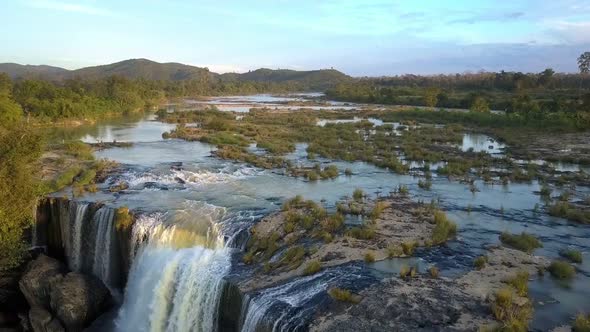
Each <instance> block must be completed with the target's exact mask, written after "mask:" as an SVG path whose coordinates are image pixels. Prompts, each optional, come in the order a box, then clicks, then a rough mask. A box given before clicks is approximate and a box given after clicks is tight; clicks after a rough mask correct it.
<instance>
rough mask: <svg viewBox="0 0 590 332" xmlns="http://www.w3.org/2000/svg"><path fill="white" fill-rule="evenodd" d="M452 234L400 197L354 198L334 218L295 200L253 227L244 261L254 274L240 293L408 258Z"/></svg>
mask: <svg viewBox="0 0 590 332" xmlns="http://www.w3.org/2000/svg"><path fill="white" fill-rule="evenodd" d="M347 221H348V222H347ZM455 232H456V226H455V224H454V223H452V222H451V221H449V220H448V219H447V218H446V215H445V214H444V212H442V211H440V210H438V209H437V208H436V207H435V206H434V205H431V204H423V203H417V202H414V201H412V200H411V199H410V198H408V197H407V196H406V195H403V194H393V195H391V196H389V197H386V198H381V199H378V200H376V201H370V200H367V199H365V198H363V197H362V196H360V195H357V197H356V198H354V199H349V200H345V201H342V202H340V203H339V204H338V211H337V212H336V213H334V214H329V213H327V212H326V210H325V209H324V208H323V207H321V206H320V205H318V204H316V203H315V202H313V201H305V200H303V198H301V197H296V198H294V199H292V200H290V201H288V202H286V203H285V205H284V206H283V208H282V210H281V211H280V212H277V213H275V214H272V215H270V216H267V217H265V218H264V219H262V220H261V221H260V222H259V223H257V224H256V225H254V226H253V227H252V229H251V238H250V241H249V242H248V245H247V252H246V253H245V255H244V257H243V261H244V262H245V263H246V264H249V265H252V266H253V267H254V269H255V271H256V273H255V274H254V275H253V277H252V278H249V279H248V280H247V281H244V282H243V283H242V284H241V285H240V288H241V289H242V290H243V291H245V292H249V291H253V290H256V289H259V288H265V287H268V286H270V285H274V284H277V283H280V282H282V281H284V280H287V279H291V278H293V277H295V276H300V275H309V274H313V273H315V272H318V271H319V270H321V269H323V268H327V267H333V266H337V265H343V264H346V263H349V262H353V261H362V260H366V261H374V260H382V259H386V258H391V257H404V256H409V255H412V252H413V251H414V248H416V247H418V246H433V245H438V244H441V243H443V242H445V241H447V239H449V238H451V237H452V236H454V235H455Z"/></svg>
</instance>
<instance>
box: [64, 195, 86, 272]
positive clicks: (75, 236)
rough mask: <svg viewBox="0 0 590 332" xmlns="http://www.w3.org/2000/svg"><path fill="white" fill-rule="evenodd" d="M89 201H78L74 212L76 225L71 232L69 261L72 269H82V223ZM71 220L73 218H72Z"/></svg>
mask: <svg viewBox="0 0 590 332" xmlns="http://www.w3.org/2000/svg"><path fill="white" fill-rule="evenodd" d="M87 209H88V203H84V202H77V203H76V209H75V214H74V218H73V220H74V225H73V226H72V232H71V240H70V241H71V243H72V245H71V246H70V252H69V253H68V260H69V261H68V263H69V265H70V269H71V270H72V271H76V272H80V271H81V269H82V256H83V255H82V223H83V222H84V217H85V216H86V210H87ZM70 220H71V219H70Z"/></svg>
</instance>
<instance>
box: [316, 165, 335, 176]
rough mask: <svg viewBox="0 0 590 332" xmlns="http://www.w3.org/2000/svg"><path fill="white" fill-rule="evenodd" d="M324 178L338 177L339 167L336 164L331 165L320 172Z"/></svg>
mask: <svg viewBox="0 0 590 332" xmlns="http://www.w3.org/2000/svg"><path fill="white" fill-rule="evenodd" d="M320 176H321V177H322V179H334V178H336V177H338V167H337V166H336V165H330V166H328V167H326V168H324V170H322V171H321V172H320Z"/></svg>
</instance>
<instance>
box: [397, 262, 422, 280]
mask: <svg viewBox="0 0 590 332" xmlns="http://www.w3.org/2000/svg"><path fill="white" fill-rule="evenodd" d="M417 274H418V270H417V269H416V268H415V267H413V266H412V267H409V266H407V265H404V266H402V267H401V268H400V270H399V276H400V278H402V279H406V278H414V277H416V275H417Z"/></svg>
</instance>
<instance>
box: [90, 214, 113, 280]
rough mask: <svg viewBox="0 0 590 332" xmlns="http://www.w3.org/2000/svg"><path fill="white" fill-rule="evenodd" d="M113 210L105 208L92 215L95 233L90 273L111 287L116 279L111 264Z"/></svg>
mask: <svg viewBox="0 0 590 332" xmlns="http://www.w3.org/2000/svg"><path fill="white" fill-rule="evenodd" d="M114 217H115V210H114V209H112V208H109V207H106V206H103V207H101V208H100V209H99V210H98V211H96V213H95V214H94V229H95V232H96V235H95V243H94V250H93V253H94V257H93V259H92V273H93V274H94V275H95V276H97V277H99V278H100V280H102V281H103V282H104V283H105V285H107V286H111V285H113V279H114V278H115V277H116V276H115V275H114V273H115V272H116V271H114V269H113V267H114V264H113V263H112V262H111V260H112V259H113V255H114V254H115V253H114V252H112V249H113V245H114V244H115V241H116V239H115V232H114V229H115V227H114V223H115V220H114V219H115V218H114Z"/></svg>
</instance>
